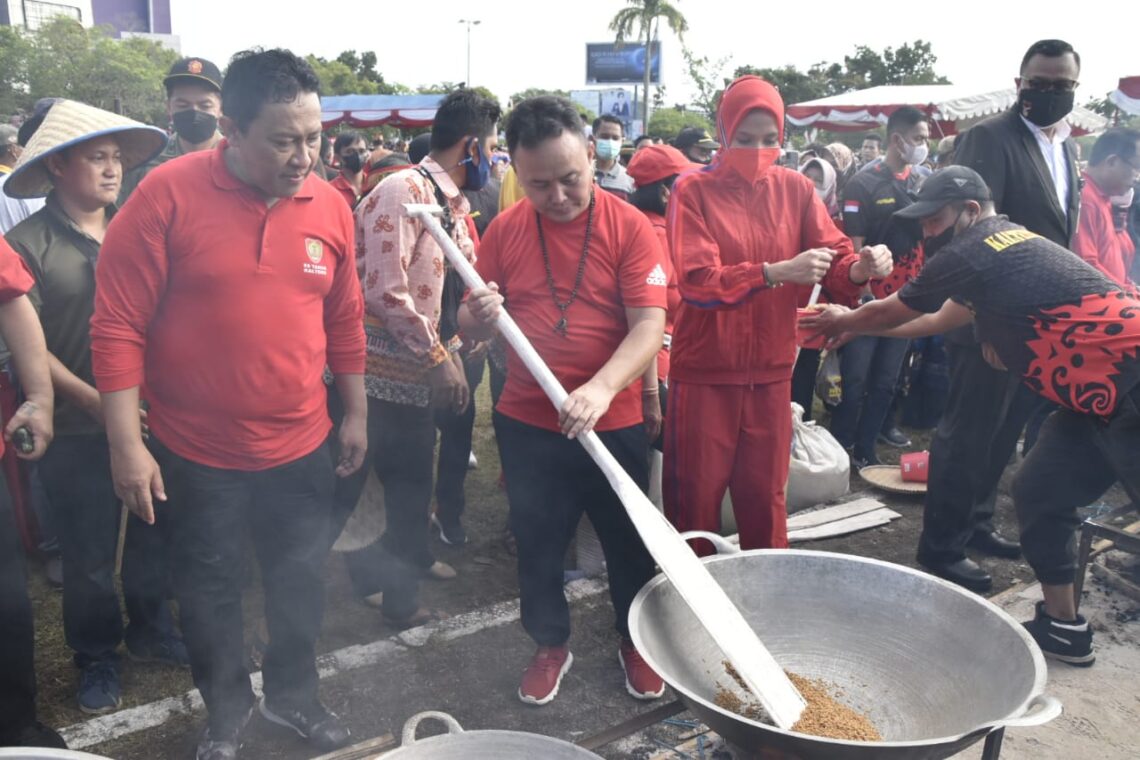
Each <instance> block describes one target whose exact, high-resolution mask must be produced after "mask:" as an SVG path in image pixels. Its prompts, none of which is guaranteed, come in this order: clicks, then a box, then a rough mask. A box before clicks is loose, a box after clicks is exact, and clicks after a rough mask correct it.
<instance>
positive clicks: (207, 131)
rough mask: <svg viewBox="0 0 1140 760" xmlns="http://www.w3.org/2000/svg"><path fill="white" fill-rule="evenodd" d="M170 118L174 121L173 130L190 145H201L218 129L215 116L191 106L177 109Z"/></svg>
mask: <svg viewBox="0 0 1140 760" xmlns="http://www.w3.org/2000/svg"><path fill="white" fill-rule="evenodd" d="M171 120H172V121H173V122H174V131H175V132H176V133H177V134H178V136H179V137H181V138H182V139H183V140H185V141H186V142H188V143H190V144H191V145H201V144H202V143H204V142H206V141H207V140H209V139H210V138H211V137H213V136H214V134H215V133H216V132H217V131H218V117H217V116H214V115H213V114H210V113H206V112H205V111H196V110H194V109H193V108H189V109H187V110H185V111H178V112H177V113H175V114H174V116H173V117H172V118H171Z"/></svg>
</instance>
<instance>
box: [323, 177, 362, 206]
mask: <svg viewBox="0 0 1140 760" xmlns="http://www.w3.org/2000/svg"><path fill="white" fill-rule="evenodd" d="M329 187H331V188H332V189H333V190H336V191H337V192H338V193H340V197H342V198H344V202H345V203H347V204H348V210H349V211H351V210H352V209H354V208H356V202H357V201H358V200H360V196H359V195H357V194H356V188H354V187H353V186H352V183H351V182H349V181H348V180H347V179H345V178H344V175H343V174H338V175H336V177H334V178H333V179H332V180H330V181H329Z"/></svg>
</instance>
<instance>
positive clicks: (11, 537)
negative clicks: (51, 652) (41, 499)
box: [0, 473, 36, 747]
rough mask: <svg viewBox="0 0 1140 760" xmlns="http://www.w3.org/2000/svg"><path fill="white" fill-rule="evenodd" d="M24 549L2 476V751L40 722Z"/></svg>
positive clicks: (0, 610)
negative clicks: (36, 722) (36, 721)
mask: <svg viewBox="0 0 1140 760" xmlns="http://www.w3.org/2000/svg"><path fill="white" fill-rule="evenodd" d="M26 583H27V578H26V576H25V573H24V549H23V547H22V546H20V534H19V532H18V531H17V529H16V520H15V517H14V516H13V514H12V500H11V497H10V496H9V495H8V486H7V483H6V482H5V480H4V475H3V473H0V747H4V746H9V745H10V744H12V743H13V742H14V741H15V740H16V737H17V736H18V735H19V733H20V732H21V731H22V730H23V729H24V728H26V727H27V726H30V725H31V724H32V723H33V722H35V719H36V670H35V660H34V650H35V632H34V629H33V626H32V603H31V601H30V600H29V599H28V588H27V585H26Z"/></svg>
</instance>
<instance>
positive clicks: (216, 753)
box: [194, 705, 253, 760]
mask: <svg viewBox="0 0 1140 760" xmlns="http://www.w3.org/2000/svg"><path fill="white" fill-rule="evenodd" d="M252 715H253V705H250V706H249V709H247V710H246V711H245V712H244V713H243V714H242V715H241V717H240V718H239V719H238V722H237V724H236V725H234V726H232V727H230V728H228V729H225V730H222V731H215V730H214V729H211V728H210V727H209V726H206V730H205V731H203V732H202V737H201V738H200V739H199V740H198V750H197V752H196V754H195V756H194V757H195V760H235V759H236V758H237V754H238V750H239V749H240V748H241V732H242V731H244V730H245V727H246V725H248V724H249V719H250V717H251V716H252Z"/></svg>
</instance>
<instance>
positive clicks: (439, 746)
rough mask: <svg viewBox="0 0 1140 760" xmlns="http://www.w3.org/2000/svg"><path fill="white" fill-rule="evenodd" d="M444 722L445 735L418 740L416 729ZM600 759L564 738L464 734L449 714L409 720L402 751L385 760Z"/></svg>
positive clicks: (421, 715)
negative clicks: (436, 722)
mask: <svg viewBox="0 0 1140 760" xmlns="http://www.w3.org/2000/svg"><path fill="white" fill-rule="evenodd" d="M428 719H434V720H438V721H442V722H443V723H444V724H445V725H446V726H447V733H446V734H439V735H438V736H432V737H429V738H427V739H416V729H417V728H418V727H419V725H420V723H422V722H423V721H425V720H428ZM389 758H391V759H392V760H454V758H463V760H539V758H541V760H600V758H599V757H598V755H595V754H594V753H593V752H590V751H589V750H585V749H582V748H581V747H578V746H576V745H574V744H570V743H569V742H564V741H562V740H561V739H554V738H552V737H549V736H540V735H539V734H528V733H525V732H523V731H464V730H463V727H462V726H460V725H459V723H458V722H457V721H456V720H455V718H453V717H451V716H450V715H448V714H447V713H443V712H422V713H419V714H417V715H413V716H412V717H410V718H408V722H407V723H405V724H404V736H403V741H402V742H401V746H400V749H398V750H395V751H394V752H389V753H388V754H386V755H384V760H389Z"/></svg>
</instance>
